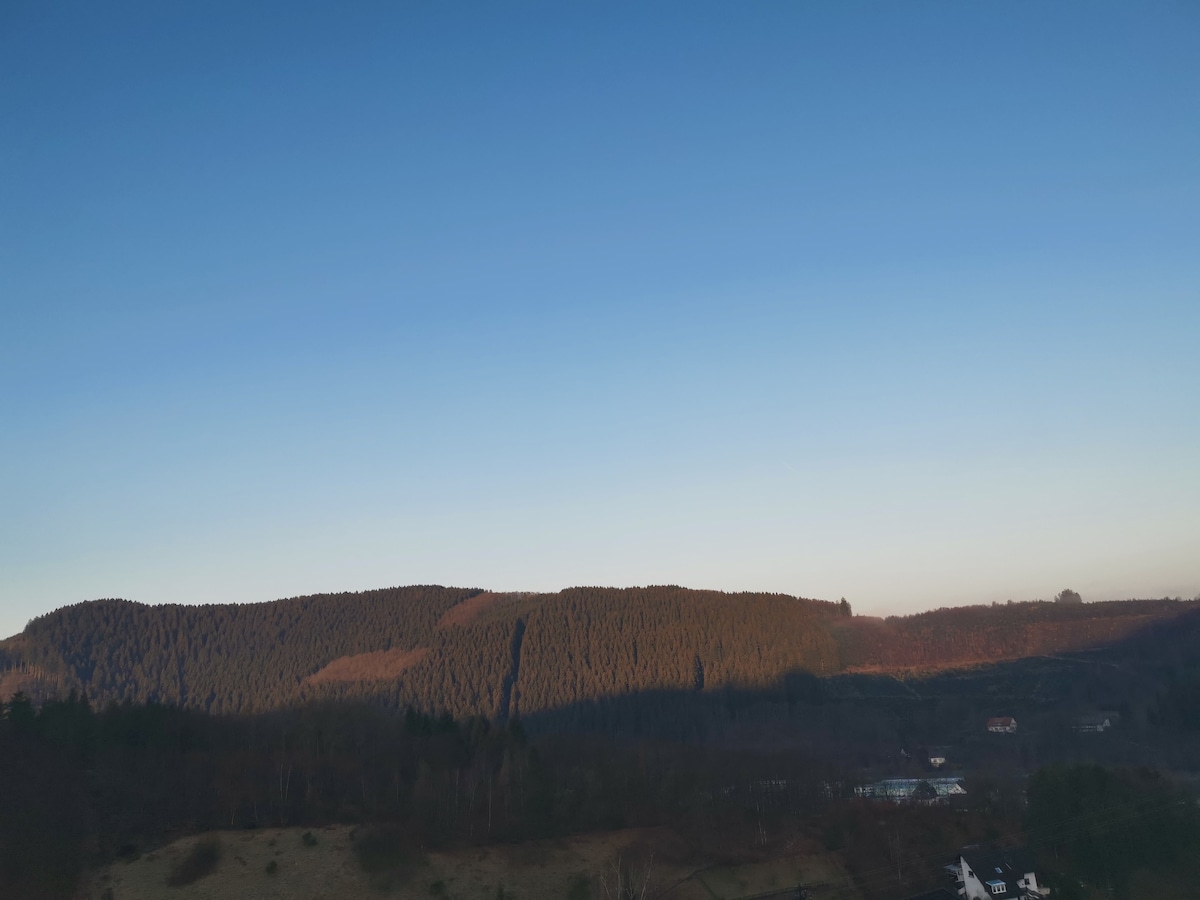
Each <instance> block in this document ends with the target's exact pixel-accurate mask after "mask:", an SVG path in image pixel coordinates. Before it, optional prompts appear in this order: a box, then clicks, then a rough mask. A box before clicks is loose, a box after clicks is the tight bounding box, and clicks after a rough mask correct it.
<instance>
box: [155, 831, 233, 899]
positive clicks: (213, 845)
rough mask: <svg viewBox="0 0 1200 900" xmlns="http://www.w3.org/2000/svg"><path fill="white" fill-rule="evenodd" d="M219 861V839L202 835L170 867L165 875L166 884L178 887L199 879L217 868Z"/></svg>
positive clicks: (214, 836)
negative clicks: (168, 873)
mask: <svg viewBox="0 0 1200 900" xmlns="http://www.w3.org/2000/svg"><path fill="white" fill-rule="evenodd" d="M220 861H221V841H220V839H219V838H217V837H216V835H212V836H210V837H204V838H201V839H200V840H198V841H196V843H194V844H193V845H192V849H191V850H190V851H188V854H187V856H185V857H184V858H183V859H181V860H180V861H179V862H177V863H176V864H175V865H174V866H172V867H171V874H170V875H168V876H167V885H168V886H170V887H180V886H182V885H185V884H191V883H192V882H193V881H199V880H200V879H201V878H203V877H204V876H205V875H211V874H212V873H213V872H215V871H216V870H217V863H218V862H220Z"/></svg>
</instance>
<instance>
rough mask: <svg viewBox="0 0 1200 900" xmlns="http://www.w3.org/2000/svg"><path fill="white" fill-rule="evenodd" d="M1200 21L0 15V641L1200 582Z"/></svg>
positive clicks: (1102, 7) (760, 12)
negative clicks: (557, 597) (606, 598)
mask: <svg viewBox="0 0 1200 900" xmlns="http://www.w3.org/2000/svg"><path fill="white" fill-rule="evenodd" d="M1198 337H1200V5H1197V4H1195V3H1192V2H1140V3H1119V4H1118V3H1105V2H1095V0H1088V2H1079V3H1070V2H1056V3H960V2H910V3H894V2H886V3H882V2H881V3H876V4H856V3H849V2H837V3H833V2H829V3H792V2H788V3H732V2H726V3H717V4H708V3H701V2H696V0H688V2H686V3H678V4H670V3H640V2H639V3H562V2H547V3H524V2H521V3H491V2H489V3H478V4H466V3H415V2H414V3H357V4H335V3H324V4H307V3H298V2H286V3H278V4H269V3H243V2H231V3H218V2H206V3H188V4H185V3H175V2H165V3H164V2H147V3H144V4H132V3H104V4H98V3H90V2H88V3H65V2H64V3H60V2H54V3H46V2H33V0H30V2H24V0H14V2H7V3H4V4H2V5H0V513H2V515H0V633H5V634H7V633H12V632H15V631H17V630H19V629H20V628H22V627H23V626H24V624H25V622H26V620H27V619H28V618H30V617H31V616H34V615H37V614H40V613H42V612H46V611H48V610H50V609H53V608H55V607H57V606H60V605H63V604H67V603H73V602H77V601H80V600H86V599H92V598H96V597H108V596H119V597H127V598H129V599H133V600H141V601H146V602H188V603H191V602H202V601H253V600H269V599H273V598H276V597H280V596H290V595H295V594H300V593H312V592H317V591H327V590H356V589H362V588H370V587H382V586H386V585H392V584H410V583H441V584H451V585H460V586H478V587H488V588H493V589H497V590H518V589H524V590H557V589H559V588H561V587H566V586H570V585H577V584H602V585H629V584H647V583H676V584H683V585H687V586H692V587H710V588H721V589H728V590H743V589H746V590H749V589H753V590H775V591H785V592H788V593H796V594H802V595H806V596H816V597H824V598H829V599H837V598H838V597H841V596H845V597H846V598H847V599H849V600H850V601H851V603H852V604H853V605H854V607H855V609H856V611H860V612H907V611H912V610H916V609H923V608H929V607H934V606H941V605H947V604H959V603H979V602H989V601H992V600H1001V601H1003V600H1007V599H1009V598H1012V599H1015V600H1025V599H1033V598H1036V597H1045V598H1048V597H1050V596H1052V595H1053V594H1054V593H1056V592H1057V591H1058V590H1060V589H1062V588H1064V587H1072V588H1074V589H1076V590H1079V591H1080V592H1081V593H1082V594H1083V595H1084V597H1085V598H1086V599H1096V600H1099V599H1111V598H1117V597H1128V596H1162V595H1164V594H1169V595H1172V596H1174V595H1176V594H1182V595H1184V596H1191V595H1194V594H1196V593H1197V592H1200V356H1198V352H1197V348H1198V346H1200V345H1198V341H1197V339H1198Z"/></svg>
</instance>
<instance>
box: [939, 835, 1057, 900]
mask: <svg viewBox="0 0 1200 900" xmlns="http://www.w3.org/2000/svg"><path fill="white" fill-rule="evenodd" d="M946 868H947V869H949V870H950V871H951V873H952V874H954V876H955V883H956V884H957V886H958V895H959V896H960V897H963V898H965V900H1042V898H1043V897H1045V896H1046V892H1045V889H1044V888H1043V887H1042V886H1041V885H1039V884H1038V880H1037V874H1036V873H1035V872H1034V869H1033V856H1032V855H1031V854H1030V853H1029V851H1028V850H1026V849H1024V848H1020V847H1018V848H1013V849H1011V850H982V849H979V848H978V847H966V848H964V849H963V851H962V852H961V853H959V855H958V860H957V861H956V862H955V863H953V864H952V865H950V866H947V867H946Z"/></svg>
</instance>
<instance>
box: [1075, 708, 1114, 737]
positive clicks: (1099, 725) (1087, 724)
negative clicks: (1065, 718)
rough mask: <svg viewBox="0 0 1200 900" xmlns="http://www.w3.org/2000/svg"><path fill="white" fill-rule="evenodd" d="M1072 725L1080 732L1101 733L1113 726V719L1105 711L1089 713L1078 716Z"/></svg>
mask: <svg viewBox="0 0 1200 900" xmlns="http://www.w3.org/2000/svg"><path fill="white" fill-rule="evenodd" d="M1071 727H1072V728H1074V729H1075V730H1076V731H1077V732H1079V733H1080V734H1100V733H1101V732H1104V731H1108V729H1110V728H1112V727H1113V721H1112V719H1111V718H1110V717H1109V716H1107V715H1105V714H1104V713H1089V714H1088V715H1084V716H1076V717H1075V719H1074V721H1072V722H1071Z"/></svg>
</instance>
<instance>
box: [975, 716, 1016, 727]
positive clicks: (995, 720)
mask: <svg viewBox="0 0 1200 900" xmlns="http://www.w3.org/2000/svg"><path fill="white" fill-rule="evenodd" d="M975 721H977V722H978V721H979V720H978V719H976V720H975ZM987 723H988V725H989V726H991V725H1016V724H1017V720H1016V719H1014V718H1013V717H1012V716H992V718H990V719H988V721H987Z"/></svg>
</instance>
